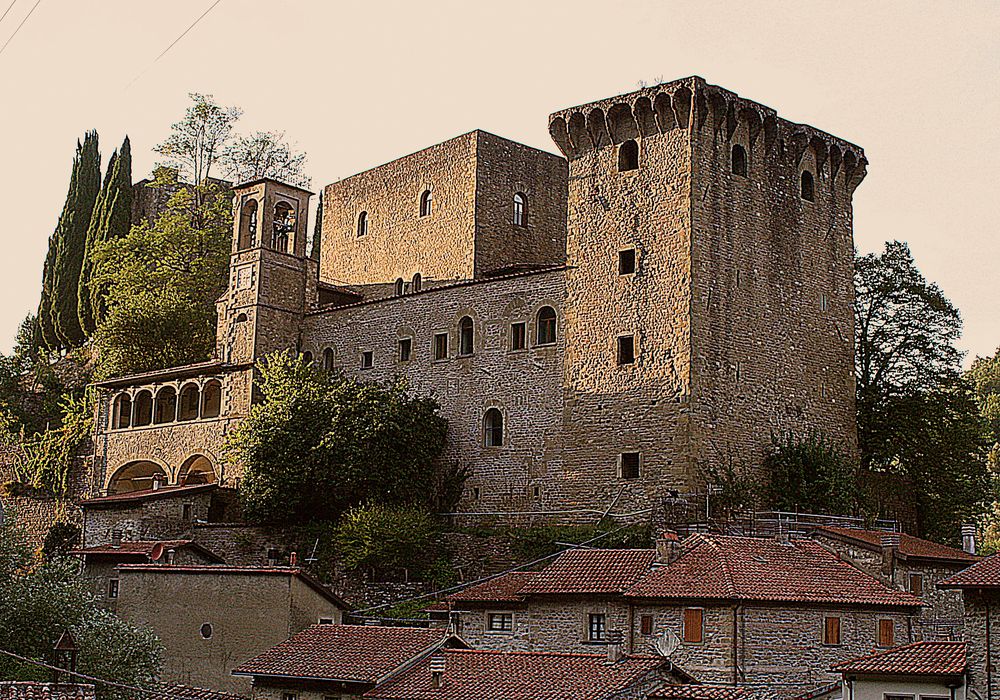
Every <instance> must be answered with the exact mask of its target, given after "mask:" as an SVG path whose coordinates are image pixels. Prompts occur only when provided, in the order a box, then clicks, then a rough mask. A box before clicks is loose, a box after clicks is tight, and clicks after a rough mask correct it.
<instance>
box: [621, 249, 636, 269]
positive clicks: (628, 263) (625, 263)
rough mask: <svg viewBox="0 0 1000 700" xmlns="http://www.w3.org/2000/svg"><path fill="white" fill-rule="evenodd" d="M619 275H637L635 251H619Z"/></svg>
mask: <svg viewBox="0 0 1000 700" xmlns="http://www.w3.org/2000/svg"><path fill="white" fill-rule="evenodd" d="M618 274H619V275H634V274H635V249H634V248H629V249H628V250H619V251H618Z"/></svg>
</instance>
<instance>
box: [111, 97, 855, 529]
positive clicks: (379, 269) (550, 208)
mask: <svg viewBox="0 0 1000 700" xmlns="http://www.w3.org/2000/svg"><path fill="white" fill-rule="evenodd" d="M549 130H550V133H551V135H552V138H553V141H554V143H555V145H556V147H557V148H558V149H559V151H560V152H561V154H562V155H561V156H558V155H554V154H552V153H548V152H545V151H540V150H538V149H535V148H531V147H528V146H525V145H522V144H518V143H515V142H513V141H510V140H507V139H504V138H501V137H499V136H494V135H492V134H489V133H486V132H483V131H473V132H470V133H468V134H464V135H461V136H458V137H455V138H452V139H450V140H448V141H445V142H444V143H441V144H438V145H436V146H432V147H430V148H426V149H423V150H421V151H418V152H416V153H413V154H411V155H408V156H404V157H402V158H399V159H397V160H395V161H392V162H391V163H387V164H385V165H382V166H379V167H376V168H373V169H371V170H368V171H365V172H362V173H359V174H357V175H354V176H351V177H348V178H345V179H343V180H340V181H338V182H336V183H333V184H330V185H328V186H326V187H325V188H324V191H323V195H324V196H323V209H322V212H321V216H322V221H321V227H320V230H319V233H318V235H317V237H316V240H314V241H313V244H312V249H311V252H310V251H307V241H306V237H307V236H306V232H307V230H308V222H307V211H308V204H309V199H310V197H311V193H309V192H307V191H305V190H302V189H300V188H297V187H292V186H289V185H285V184H282V183H279V182H275V181H271V180H260V181H255V182H249V183H244V184H241V185H238V186H237V187H236V188H235V189H234V199H233V241H232V257H231V264H230V279H229V286H228V289H227V290H226V292H225V294H224V295H223V297H222V298H221V299H220V300H219V302H218V306H217V311H218V335H217V344H216V351H215V356H214V358H213V359H211V360H210V361H207V362H205V363H200V364H196V365H191V366H187V367H178V368H172V369H169V370H165V371H163V372H153V373H147V374H143V375H136V376H132V377H123V378H119V379H115V380H112V381H107V382H101V383H99V384H98V385H97V388H98V389H99V390H100V393H101V398H100V400H99V401H98V402H97V403H98V405H97V408H96V414H95V419H96V420H95V425H96V428H95V445H96V452H95V454H96V456H95V469H94V472H95V474H96V476H95V481H94V484H93V489H92V490H93V495H95V496H99V495H104V494H121V493H126V492H129V491H135V490H142V489H147V488H149V485H150V483H152V481H153V480H154V479H157V480H160V481H161V482H162V484H163V485H168V486H181V485H189V484H193V483H200V482H206V481H207V482H216V483H221V484H224V485H233V484H235V483H236V481H237V480H238V479H239V476H240V466H239V465H233V466H231V467H229V466H224V464H223V462H222V460H221V459H220V450H221V446H222V444H223V440H224V437H225V435H226V433H227V432H228V431H229V430H231V429H232V427H233V426H234V425H235V424H237V423H238V422H239V421H240V420H242V418H243V416H245V415H246V413H247V411H248V409H249V407H250V405H251V403H252V402H253V401H255V400H256V399H257V397H256V395H255V393H254V391H253V372H254V369H253V368H254V363H255V362H256V361H257V360H258V359H259V358H260V357H261V356H262V355H264V354H266V353H269V352H272V351H291V352H297V353H300V354H301V355H302V356H303V357H305V358H307V359H309V360H311V361H313V362H315V363H316V364H317V365H319V366H323V367H326V368H327V369H337V370H341V371H343V372H345V373H346V374H347V375H348V376H351V377H355V378H360V379H365V380H386V379H389V378H391V377H394V376H401V377H404V378H405V379H406V381H407V382H408V385H409V386H410V387H411V388H412V390H413V391H414V392H416V393H420V394H424V395H431V396H434V397H435V398H436V399H437V400H438V401H439V403H440V405H441V410H442V413H443V415H444V416H445V417H446V418H447V419H448V423H449V436H448V441H447V448H446V452H445V454H444V456H443V460H444V462H445V463H447V464H452V465H460V466H465V467H468V468H469V470H470V472H471V476H470V478H469V480H468V481H467V483H466V488H465V492H464V494H463V496H462V501H461V505H460V508H461V510H462V511H463V512H466V513H473V514H475V513H480V512H484V511H508V512H533V511H547V512H552V511H555V512H556V514H557V515H558V514H559V513H560V512H562V511H573V513H566V514H565V515H566V516H567V518H568V517H571V516H572V515H574V514H575V515H579V513H581V512H582V513H587V512H588V511H593V512H594V513H595V514H600V513H603V512H605V510H606V509H607V507H608V505H609V504H610V503H612V501H614V502H615V504H616V505H617V507H619V508H620V509H622V510H623V511H625V512H635V511H640V510H644V509H650V508H656V507H658V505H659V504H660V502H661V500H662V498H663V497H665V496H666V495H668V494H670V493H671V492H674V491H678V490H679V491H682V492H690V491H693V490H697V489H700V488H703V487H704V477H703V476H702V475H701V474H702V472H701V470H700V469H699V465H705V464H708V465H713V464H722V463H724V462H725V460H726V459H727V458H728V457H729V456H731V455H733V454H739V455H740V456H741V457H743V458H745V459H749V460H754V459H756V458H759V457H760V456H761V455H762V454H763V453H764V451H765V450H766V448H767V445H768V438H767V436H768V435H770V434H771V433H773V432H776V431H777V432H781V431H786V430H792V431H796V432H802V433H807V432H812V431H821V432H823V433H825V434H827V435H829V436H830V437H831V438H834V439H836V440H837V441H838V442H839V443H840V444H841V445H842V446H843V447H844V449H845V450H847V451H848V452H853V451H854V450H855V449H856V428H855V411H854V390H853V315H852V304H853V295H854V292H853V284H852V268H853V248H854V246H853V232H852V196H853V192H854V190H855V188H856V187H857V186H858V185H859V184H860V183H861V181H862V179H863V178H864V176H865V173H866V164H867V161H866V159H865V156H864V152H863V151H862V149H861V148H859V147H857V146H855V145H853V144H851V143H848V142H847V141H844V140H842V139H839V138H836V137H834V136H831V135H830V134H827V133H825V132H823V131H820V130H818V129H815V128H813V127H810V126H805V125H801V124H795V123H793V122H790V121H788V120H785V119H782V118H780V117H779V116H778V115H777V113H776V112H775V111H774V110H773V109H771V108H769V107H766V106H764V105H761V104H759V103H756V102H753V101H751V100H748V99H745V98H743V97H740V96H739V95H737V94H735V93H733V92H730V91H728V90H725V89H723V88H720V87H718V86H714V85H710V84H708V83H707V82H706V81H705V80H703V79H701V78H698V77H691V78H685V79H681V80H676V81H672V82H669V83H665V84H662V85H657V86H654V87H649V88H643V89H642V90H638V91H636V92H633V93H630V94H627V95H622V96H619V97H614V98H609V99H605V100H600V101H597V102H593V103H590V104H586V105H581V106H578V107H573V108H571V109H566V110H562V111H559V112H556V113H554V114H552V115H551V116H550V117H549ZM227 470H228V471H227Z"/></svg>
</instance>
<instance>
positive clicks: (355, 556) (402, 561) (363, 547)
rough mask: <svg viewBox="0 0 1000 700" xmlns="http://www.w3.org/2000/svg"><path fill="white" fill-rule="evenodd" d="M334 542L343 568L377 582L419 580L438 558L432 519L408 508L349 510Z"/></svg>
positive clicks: (372, 506)
mask: <svg viewBox="0 0 1000 700" xmlns="http://www.w3.org/2000/svg"><path fill="white" fill-rule="evenodd" d="M334 540H335V542H336V545H337V548H338V551H339V552H340V557H341V560H342V561H343V563H344V566H346V567H347V568H348V569H349V570H359V569H366V570H368V571H369V572H371V574H372V576H373V577H374V578H376V579H383V580H384V579H387V578H396V579H398V578H402V577H410V578H417V579H419V578H420V577H422V576H425V575H426V574H428V573H431V572H432V571H433V570H434V569H435V568H436V565H437V562H438V560H439V558H440V557H439V552H440V550H441V543H440V541H439V538H438V528H437V523H436V522H435V521H434V518H433V516H432V515H431V514H430V513H428V512H427V511H425V510H421V509H419V508H414V507H409V506H389V505H382V504H378V503H369V504H366V505H363V506H358V507H355V508H352V509H351V510H349V511H347V513H345V514H344V516H343V517H342V518H341V520H340V522H339V524H338V525H337V527H336V530H335V534H334ZM437 573H438V576H440V572H437Z"/></svg>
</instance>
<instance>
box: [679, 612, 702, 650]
mask: <svg viewBox="0 0 1000 700" xmlns="http://www.w3.org/2000/svg"><path fill="white" fill-rule="evenodd" d="M702 612H703V611H702V609H701V608H687V609H686V610H684V641H685V642H686V643H688V644H701V638H702V622H703V621H702Z"/></svg>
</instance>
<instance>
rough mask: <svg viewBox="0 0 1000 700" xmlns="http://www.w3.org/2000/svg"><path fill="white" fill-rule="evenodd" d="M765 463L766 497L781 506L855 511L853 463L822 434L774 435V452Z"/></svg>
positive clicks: (817, 510)
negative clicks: (766, 476)
mask: <svg viewBox="0 0 1000 700" xmlns="http://www.w3.org/2000/svg"><path fill="white" fill-rule="evenodd" d="M763 466H764V471H765V473H767V474H768V475H769V477H770V481H769V483H768V484H767V487H766V488H767V492H766V500H767V502H768V503H770V504H771V506H772V507H774V508H776V509H778V510H786V511H793V510H800V511H806V512H811V513H851V512H853V511H854V508H855V505H856V504H855V497H856V494H857V474H856V470H855V468H854V465H853V464H852V463H851V461H850V460H849V459H847V458H846V457H845V456H844V455H843V454H842V453H841V452H840V450H838V449H837V448H836V446H835V445H834V444H833V443H832V442H831V441H829V440H828V439H826V438H825V437H823V436H821V435H816V434H813V435H808V436H806V437H801V436H797V435H795V434H793V433H786V434H784V435H782V436H776V435H774V436H772V437H771V452H770V453H769V454H768V455H767V456H766V457H765V458H764V462H763Z"/></svg>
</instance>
